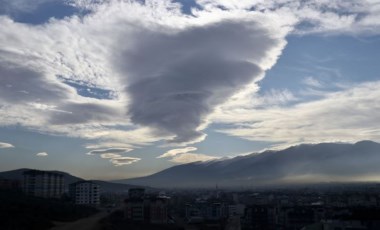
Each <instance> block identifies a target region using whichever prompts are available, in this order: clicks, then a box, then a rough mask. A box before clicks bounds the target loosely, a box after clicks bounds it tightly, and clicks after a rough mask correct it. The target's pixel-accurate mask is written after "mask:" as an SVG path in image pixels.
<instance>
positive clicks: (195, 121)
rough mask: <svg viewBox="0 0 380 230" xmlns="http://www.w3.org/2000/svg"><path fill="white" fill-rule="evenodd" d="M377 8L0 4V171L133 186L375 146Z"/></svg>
mask: <svg viewBox="0 0 380 230" xmlns="http://www.w3.org/2000/svg"><path fill="white" fill-rule="evenodd" d="M379 15H380V2H379V1H378V0H371V1H365V2H364V1H363V2H360V3H358V2H355V1H343V0H333V1H323V0H319V1H316V0H315V1H311V0H308V1H291V0H270V1H253V0H252V1H248V0H247V1H233V0H194V1H193V0H192V1H189V0H182V1H181V0H178V1H174V2H171V1H169V0H161V1H159V0H146V1H126V0H108V1H105V0H104V1H102V0H101V1H90V0H89V1H79V0H69V1H60V0H32V1H31V0H29V1H26V0H17V1H6V0H0V25H1V27H0V170H1V171H5V170H11V169H16V168H21V167H28V168H39V169H49V170H63V171H68V172H70V173H73V174H75V175H77V176H81V177H84V178H96V179H121V178H130V177H137V176H144V175H148V174H151V173H154V172H157V171H159V170H162V169H165V168H168V167H170V166H173V165H176V164H182V163H187V162H193V161H205V160H214V159H219V158H224V157H233V156H237V155H241V154H248V153H252V152H258V151H262V150H265V149H278V148H284V147H287V146H290V145H296V144H300V143H320V142H356V141H360V140H373V141H380V126H379V124H380V123H379V119H380V113H379V111H380V110H379V109H380V101H379V98H380V90H379V88H380V76H379V72H380V71H379V70H380V65H379V60H380V34H379V32H378V31H380V30H379V29H380V23H379V22H380V18H379Z"/></svg>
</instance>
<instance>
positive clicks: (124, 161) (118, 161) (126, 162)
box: [110, 157, 141, 166]
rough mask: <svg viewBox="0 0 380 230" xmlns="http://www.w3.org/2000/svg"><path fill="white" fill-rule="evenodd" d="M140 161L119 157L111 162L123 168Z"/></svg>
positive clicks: (138, 159)
mask: <svg viewBox="0 0 380 230" xmlns="http://www.w3.org/2000/svg"><path fill="white" fill-rule="evenodd" d="M140 160H141V159H140V158H135V157H117V158H112V159H111V160H110V162H111V163H112V164H114V165H115V166H123V165H130V164H132V163H135V162H138V161H140Z"/></svg>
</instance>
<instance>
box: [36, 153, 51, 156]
mask: <svg viewBox="0 0 380 230" xmlns="http://www.w3.org/2000/svg"><path fill="white" fill-rule="evenodd" d="M48 155H49V154H47V153H46V152H40V153H37V154H36V156H38V157H46V156H48Z"/></svg>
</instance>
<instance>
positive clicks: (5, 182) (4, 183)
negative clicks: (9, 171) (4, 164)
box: [0, 178, 21, 190]
mask: <svg viewBox="0 0 380 230" xmlns="http://www.w3.org/2000/svg"><path fill="white" fill-rule="evenodd" d="M20 185H21V183H20V181H19V180H10V179H3V178H0V189H4V190H19V189H20V188H21V186H20Z"/></svg>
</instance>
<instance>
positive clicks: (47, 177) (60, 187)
mask: <svg viewBox="0 0 380 230" xmlns="http://www.w3.org/2000/svg"><path fill="white" fill-rule="evenodd" d="M23 175H24V180H23V191H24V192H25V193H26V194H27V195H31V196H37V197H43V198H60V197H61V196H62V195H63V193H64V178H63V175H62V174H60V173H55V172H49V171H40V170H28V171H25V172H24V173H23Z"/></svg>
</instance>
